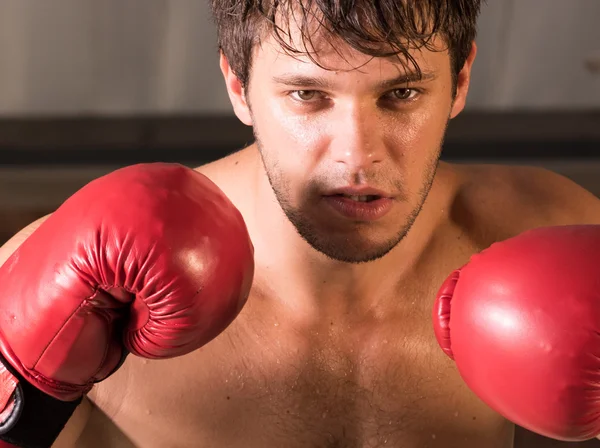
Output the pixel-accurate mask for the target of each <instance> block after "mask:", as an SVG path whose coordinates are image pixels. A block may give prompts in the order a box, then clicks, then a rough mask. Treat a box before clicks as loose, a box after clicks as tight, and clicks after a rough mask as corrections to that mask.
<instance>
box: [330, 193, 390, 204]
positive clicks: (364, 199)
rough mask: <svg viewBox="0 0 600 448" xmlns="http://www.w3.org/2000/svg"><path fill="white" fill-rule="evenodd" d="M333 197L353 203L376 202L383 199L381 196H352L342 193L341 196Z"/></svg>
mask: <svg viewBox="0 0 600 448" xmlns="http://www.w3.org/2000/svg"><path fill="white" fill-rule="evenodd" d="M332 196H337V197H341V198H346V199H349V200H351V201H356V202H373V201H376V200H378V199H381V198H382V197H381V196H380V195H377V194H365V195H352V194H343V193H340V194H334V195H332Z"/></svg>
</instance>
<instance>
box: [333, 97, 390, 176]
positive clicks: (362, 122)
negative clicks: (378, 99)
mask: <svg viewBox="0 0 600 448" xmlns="http://www.w3.org/2000/svg"><path fill="white" fill-rule="evenodd" d="M333 126H334V133H335V134H334V135H335V136H334V138H333V139H332V140H331V147H330V151H331V156H332V157H333V159H334V160H335V161H336V162H337V163H343V164H345V165H346V166H347V168H348V169H350V170H352V171H358V170H362V169H367V168H369V167H370V166H371V165H373V164H375V163H379V162H381V161H382V160H383V158H384V157H385V145H384V139H383V136H382V124H381V120H380V118H379V117H378V114H377V112H375V111H373V110H372V109H369V108H368V107H365V106H362V107H361V106H358V105H356V106H353V107H350V108H348V109H345V110H343V111H340V112H339V114H337V116H336V117H335V124H334V125H333Z"/></svg>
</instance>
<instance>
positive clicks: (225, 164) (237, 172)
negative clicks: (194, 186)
mask: <svg viewBox="0 0 600 448" xmlns="http://www.w3.org/2000/svg"><path fill="white" fill-rule="evenodd" d="M256 163H257V157H256V152H255V151H254V147H253V146H250V147H248V148H245V149H242V150H241V151H237V152H235V153H233V154H230V155H228V156H226V157H224V158H222V159H219V160H216V161H214V162H211V163H207V164H206V165H202V166H199V167H197V168H196V171H198V172H199V173H202V174H204V175H205V176H206V177H208V178H209V179H210V180H211V181H212V182H214V183H215V184H216V185H217V186H218V187H219V188H220V189H221V190H222V191H223V192H224V193H225V194H226V195H227V197H229V199H230V200H231V201H232V202H233V204H234V205H235V206H236V207H237V208H239V209H240V210H241V211H242V213H243V212H244V210H243V208H244V204H245V203H246V202H247V201H246V199H247V196H248V192H249V188H250V184H251V180H252V179H251V176H252V174H251V173H253V172H254V171H253V168H254V167H255V166H256Z"/></svg>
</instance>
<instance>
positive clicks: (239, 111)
mask: <svg viewBox="0 0 600 448" xmlns="http://www.w3.org/2000/svg"><path fill="white" fill-rule="evenodd" d="M219 66H220V67H221V73H223V78H225V86H226V87H227V93H228V94H229V100H230V101H231V104H232V106H233V111H234V112H235V115H236V116H237V117H238V118H239V119H240V121H241V122H242V123H244V124H245V125H247V126H252V115H251V114H250V108H249V107H248V102H247V101H246V93H245V91H244V88H243V87H242V83H241V82H240V80H239V79H238V77H237V76H236V75H235V73H233V71H232V70H231V67H230V66H229V62H228V61H227V58H226V57H225V55H224V54H223V52H221V54H220V56H219Z"/></svg>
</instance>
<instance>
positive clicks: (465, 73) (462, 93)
mask: <svg viewBox="0 0 600 448" xmlns="http://www.w3.org/2000/svg"><path fill="white" fill-rule="evenodd" d="M476 55H477V44H476V43H475V41H473V42H472V45H471V52H470V53H469V56H468V57H467V60H466V61H465V65H463V68H462V70H461V71H460V72H459V74H458V77H457V78H456V96H455V97H454V102H453V103H452V112H451V113H450V118H454V117H456V116H457V115H458V114H459V113H461V112H462V110H463V109H464V108H465V104H466V102H467V93H468V91H469V84H470V82H471V68H472V67H473V62H474V61H475V56H476Z"/></svg>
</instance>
